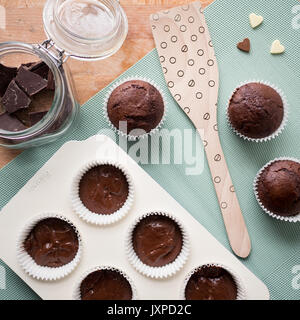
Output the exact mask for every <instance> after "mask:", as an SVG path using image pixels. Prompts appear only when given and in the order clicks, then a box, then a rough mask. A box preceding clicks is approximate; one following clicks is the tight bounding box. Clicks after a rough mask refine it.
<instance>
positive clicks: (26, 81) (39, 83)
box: [16, 67, 48, 97]
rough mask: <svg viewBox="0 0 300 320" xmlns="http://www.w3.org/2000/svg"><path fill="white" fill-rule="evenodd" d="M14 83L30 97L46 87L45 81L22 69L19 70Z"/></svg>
mask: <svg viewBox="0 0 300 320" xmlns="http://www.w3.org/2000/svg"><path fill="white" fill-rule="evenodd" d="M16 82H17V84H18V85H19V86H20V87H21V88H22V89H23V90H24V91H25V92H26V93H27V94H28V95H29V96H30V97H31V96H33V95H35V94H37V93H38V92H40V91H42V90H43V89H45V88H46V87H47V85H48V82H47V80H45V79H43V78H42V77H41V76H39V75H38V74H35V73H34V72H31V71H29V70H28V69H27V68H24V67H20V68H19V71H18V74H17V76H16Z"/></svg>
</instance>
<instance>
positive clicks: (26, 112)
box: [14, 107, 31, 127]
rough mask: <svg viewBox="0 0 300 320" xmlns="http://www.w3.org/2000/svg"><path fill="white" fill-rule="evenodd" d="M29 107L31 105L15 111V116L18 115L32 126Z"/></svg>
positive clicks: (26, 124) (25, 123) (27, 125)
mask: <svg viewBox="0 0 300 320" xmlns="http://www.w3.org/2000/svg"><path fill="white" fill-rule="evenodd" d="M29 109H30V107H29V108H26V109H21V110H18V111H16V112H14V116H16V117H17V118H18V119H19V120H20V121H21V122H22V123H23V124H24V126H26V127H30V126H31V121H30V118H29Z"/></svg>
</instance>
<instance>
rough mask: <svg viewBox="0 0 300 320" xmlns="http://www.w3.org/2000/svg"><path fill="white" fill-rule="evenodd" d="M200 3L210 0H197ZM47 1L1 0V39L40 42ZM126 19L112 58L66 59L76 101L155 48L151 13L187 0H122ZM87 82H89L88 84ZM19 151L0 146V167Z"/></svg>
mask: <svg viewBox="0 0 300 320" xmlns="http://www.w3.org/2000/svg"><path fill="white" fill-rule="evenodd" d="M200 1H201V2H202V3H203V6H206V5H207V4H209V3H211V2H212V1H213V0H200ZM45 2H46V0H0V5H1V6H3V7H4V8H5V11H6V29H5V30H1V29H0V42H4V41H12V40H17V41H22V42H29V43H41V42H42V41H43V40H45V38H46V37H45V34H44V31H43V27H42V26H43V22H42V11H43V6H44V4H45ZM120 2H121V5H122V7H123V8H124V10H125V12H126V14H127V17H128V22H129V32H128V36H127V38H126V41H125V42H124V45H123V46H122V48H121V49H120V50H119V51H118V52H117V53H116V54H115V55H113V56H112V57H110V58H108V59H105V60H102V61H96V62H84V61H77V60H72V59H70V60H69V62H68V63H69V66H70V68H71V70H72V74H73V77H74V81H75V85H76V89H77V93H78V98H79V102H80V103H81V104H83V103H84V102H85V101H87V100H88V99H89V98H90V97H92V96H93V95H94V94H95V93H97V92H98V91H100V90H101V89H102V88H104V87H105V86H107V85H108V84H109V83H110V82H111V81H113V80H114V79H115V78H116V77H118V76H119V75H120V74H121V73H123V72H124V71H125V70H127V69H128V68H129V67H130V66H132V65H133V64H135V63H136V62H137V61H138V60H140V59H141V58H142V57H143V56H144V55H145V54H146V53H148V52H149V51H150V50H152V49H153V48H154V41H153V38H152V33H151V29H150V24H149V16H150V14H152V13H154V12H157V11H160V10H163V9H167V8H171V7H175V6H176V5H180V4H184V3H187V2H190V1H186V0H169V1H168V0H121V1H120ZM87 84H88V85H87ZM20 152H21V151H20V150H18V151H17V150H8V149H5V148H1V147H0V168H2V167H3V166H4V165H5V164H7V163H8V162H9V161H11V160H12V159H13V158H14V157H16V156H17V155H18V154H19V153H20Z"/></svg>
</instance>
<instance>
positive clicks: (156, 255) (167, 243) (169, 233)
mask: <svg viewBox="0 0 300 320" xmlns="http://www.w3.org/2000/svg"><path fill="white" fill-rule="evenodd" d="M160 218H162V219H160ZM151 220H153V221H151ZM169 222H171V223H169ZM147 224H148V225H147ZM149 234H151V235H152V234H154V235H153V238H152V239H150V238H148V236H149ZM135 238H136V239H140V240H141V242H140V243H141V245H142V246H144V244H146V246H147V242H148V244H150V246H153V245H154V246H155V245H156V244H157V242H160V243H159V246H158V249H159V250H158V249H157V248H156V249H155V250H152V249H151V248H144V249H143V248H142V249H141V250H140V252H139V253H138V252H136V250H137V248H138V246H137V247H136V248H135V245H136V243H137V241H135ZM152 240H153V241H152ZM178 246H181V247H180V248H179V247H178ZM178 248H179V249H178ZM148 249H149V250H148ZM147 252H148V253H149V252H150V254H147ZM189 252H190V243H189V239H188V235H187V232H186V230H185V228H184V227H183V225H182V223H181V222H180V221H179V220H178V219H177V218H176V217H174V216H173V215H171V214H169V213H166V212H161V211H152V212H150V213H146V214H144V215H142V216H140V217H139V218H138V219H136V221H135V222H134V223H133V224H132V226H131V227H130V229H129V232H128V235H127V239H126V254H127V257H128V260H129V262H130V263H131V264H132V266H133V267H134V268H135V269H136V270H137V271H138V272H140V273H141V274H143V275H144V276H147V277H150V278H154V279H163V278H168V277H171V276H174V275H175V274H176V273H177V272H178V271H179V270H181V269H182V267H183V266H184V264H185V263H186V262H187V259H188V256H189ZM161 258H162V259H161ZM147 259H148V260H149V261H151V265H150V264H149V262H148V261H146V260H147ZM164 259H169V260H170V261H169V262H168V261H167V260H165V262H166V264H164V261H163V260H164ZM142 260H143V261H142ZM147 263H148V264H147ZM155 265H158V266H155Z"/></svg>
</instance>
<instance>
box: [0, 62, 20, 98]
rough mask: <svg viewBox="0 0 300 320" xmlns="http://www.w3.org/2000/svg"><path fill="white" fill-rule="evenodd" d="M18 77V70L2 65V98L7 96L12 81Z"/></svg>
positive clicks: (0, 91) (0, 82)
mask: <svg viewBox="0 0 300 320" xmlns="http://www.w3.org/2000/svg"><path fill="white" fill-rule="evenodd" d="M16 75H17V68H9V67H6V66H4V65H3V64H1V63H0V96H1V97H2V96H3V95H4V94H5V91H6V89H7V87H8V85H9V84H10V82H11V80H12V79H13V78H14V77H15V76H16Z"/></svg>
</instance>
